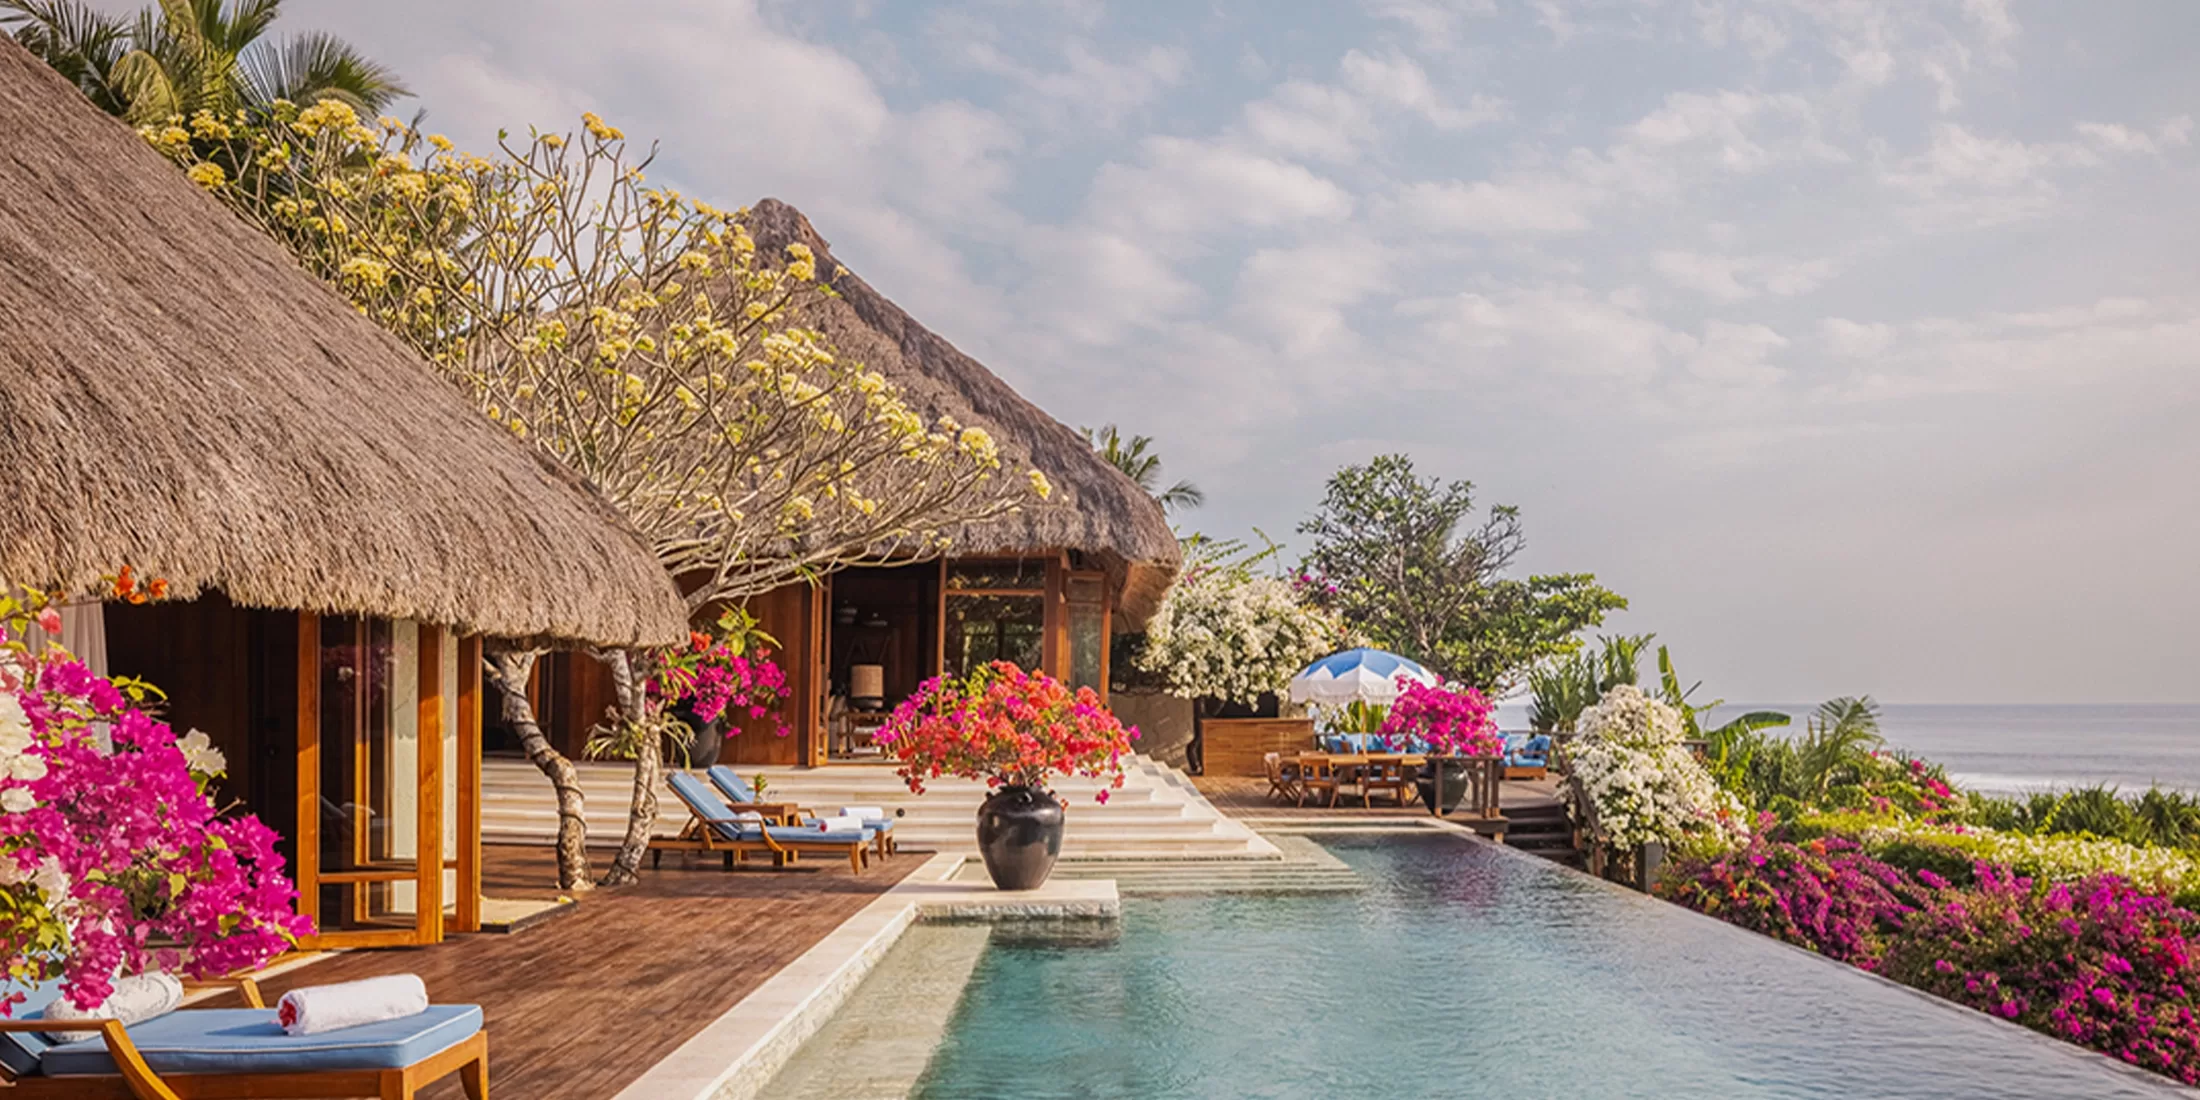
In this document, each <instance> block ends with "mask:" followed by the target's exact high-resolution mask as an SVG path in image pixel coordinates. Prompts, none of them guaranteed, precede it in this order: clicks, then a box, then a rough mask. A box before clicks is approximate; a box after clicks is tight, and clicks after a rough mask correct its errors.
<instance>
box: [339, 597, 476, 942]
mask: <svg viewBox="0 0 2200 1100" xmlns="http://www.w3.org/2000/svg"><path fill="white" fill-rule="evenodd" d="M468 657H471V658H472V661H473V663H472V664H471V665H467V664H465V663H463V662H464V661H465V659H466V658H468ZM298 659H299V675H298V837H297V841H298V868H297V871H298V889H299V897H300V900H299V908H300V909H301V910H302V911H304V912H305V913H307V914H308V915H310V916H312V917H313V918H314V921H315V923H316V924H317V925H318V926H319V928H320V929H321V931H320V935H319V936H318V937H316V941H315V942H314V943H313V944H312V946H318V947H382V946H411V945H421V944H430V943H435V942H438V941H440V940H441V939H442V938H443V933H444V907H445V903H446V901H447V900H448V899H447V898H446V894H449V893H456V894H457V895H458V899H457V900H458V902H459V904H458V905H457V906H456V912H455V913H454V916H455V918H456V920H455V923H456V924H457V925H458V926H459V927H461V928H466V927H471V926H475V925H477V923H478V920H479V911H478V893H479V873H480V872H479V855H478V849H477V848H472V847H470V845H471V843H472V842H473V841H476V840H478V838H479V836H480V830H479V824H478V820H476V819H478V815H479V800H478V793H477V792H478V786H479V758H480V743H479V742H480V733H479V731H480V721H479V710H478V707H479V701H480V700H479V695H478V691H469V690H467V689H466V688H465V686H464V685H465V683H466V682H467V680H468V676H466V675H465V673H472V674H473V676H474V677H475V678H478V668H479V649H478V644H477V643H473V642H470V641H469V642H465V643H462V642H460V641H458V640H456V639H453V638H452V637H451V636H450V635H449V633H448V632H447V631H444V630H443V629H441V628H439V627H432V626H424V625H420V624H416V623H410V622H392V621H389V620H384V619H369V618H361V617H355V616H336V615H329V616H314V615H302V616H300V620H299V644H298ZM469 732H470V733H471V736H470V737H469V736H467V735H468V733H469ZM469 741H470V742H472V743H471V744H468V743H467V742H469ZM469 788H472V790H471V791H470V790H469ZM454 819H456V820H454ZM447 871H448V872H449V873H448V874H447V873H446V872H447Z"/></svg>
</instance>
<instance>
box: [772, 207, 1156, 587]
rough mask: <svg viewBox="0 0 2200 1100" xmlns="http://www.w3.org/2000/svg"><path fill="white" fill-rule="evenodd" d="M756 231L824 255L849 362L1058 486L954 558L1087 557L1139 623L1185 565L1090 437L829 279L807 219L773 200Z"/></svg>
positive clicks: (892, 310) (971, 530)
mask: <svg viewBox="0 0 2200 1100" xmlns="http://www.w3.org/2000/svg"><path fill="white" fill-rule="evenodd" d="M748 225H749V231H750V234H751V235H752V236H754V237H755V238H756V243H757V246H758V248H759V250H761V251H764V252H766V253H767V254H769V255H772V256H784V255H785V250H786V246H787V245H789V244H793V243H796V242H800V243H802V244H806V245H808V246H809V247H810V249H811V251H813V252H815V253H816V254H817V269H818V271H819V272H820V273H821V277H828V278H830V280H831V282H832V285H833V289H835V290H837V291H839V292H840V299H839V300H838V301H829V302H827V303H825V304H824V305H823V306H822V307H821V310H820V312H821V317H820V318H819V319H818V320H817V322H816V324H817V326H818V328H819V329H821V330H822V331H824V332H825V333H826V334H828V335H829V336H831V337H832V339H833V343H834V345H835V347H836V348H838V349H839V351H840V352H841V353H842V354H844V355H845V356H847V357H848V358H851V359H854V360H857V361H859V362H862V363H863V364H864V365H866V366H868V367H870V368H872V369H874V370H876V371H878V372H879V373H881V374H884V375H885V376H886V377H887V378H889V379H891V380H892V381H893V382H894V384H895V385H897V386H899V387H900V388H901V391H902V395H903V397H904V398H905V399H907V400H908V401H909V402H910V403H911V404H912V406H913V407H915V408H916V409H917V410H918V411H920V412H922V413H924V414H925V415H926V416H928V417H937V416H942V415H946V416H952V417H954V418H955V419H956V420H958V421H960V422H962V423H964V424H971V425H978V426H982V427H984V428H985V429H986V430H987V431H988V432H990V433H992V435H993V438H994V439H995V440H996V441H997V442H999V443H1000V444H1001V451H1002V458H1003V461H1004V462H1008V463H1012V464H1029V465H1031V466H1034V467H1037V468H1038V469H1040V470H1042V471H1044V472H1045V473H1046V475H1047V478H1048V480H1050V481H1052V482H1053V483H1054V486H1055V490H1056V491H1055V492H1054V494H1053V496H1052V497H1051V498H1050V499H1048V500H1047V501H1045V502H1044V503H1033V504H1030V505H1026V506H1025V507H1024V508H1023V510H1022V511H1020V512H1018V513H1017V514H1015V515H1010V516H1004V517H1001V518H999V519H996V520H991V521H988V522H985V523H978V524H972V525H970V526H968V527H965V528H964V529H963V530H961V531H960V532H957V533H956V534H955V536H954V540H955V548H954V553H956V554H957V555H986V554H1004V555H1005V554H1036V553H1039V552H1041V551H1048V550H1055V549H1068V550H1076V551H1080V552H1082V553H1083V554H1084V555H1085V556H1086V557H1087V558H1088V559H1090V560H1092V561H1093V562H1094V563H1095V564H1098V565H1099V566H1101V567H1102V568H1104V569H1106V570H1107V571H1108V572H1109V573H1110V574H1111V575H1112V576H1113V577H1114V578H1115V579H1116V582H1117V584H1118V585H1119V586H1120V589H1121V592H1122V596H1121V599H1120V601H1119V607H1120V609H1121V613H1122V615H1123V617H1124V618H1125V619H1126V620H1127V625H1130V626H1132V627H1136V626H1138V625H1140V624H1143V623H1144V621H1145V619H1146V617H1147V616H1148V615H1149V614H1151V613H1152V611H1153V608H1154V606H1155V605H1156V604H1158V603H1159V602H1160V600H1161V596H1162V594H1163V593H1164V592H1166V591H1167V590H1168V587H1169V583H1170V582H1171V581H1172V580H1174V579H1175V577H1176V570H1177V566H1178V563H1179V554H1178V550H1177V542H1176V535H1175V534H1174V533H1173V532H1171V531H1170V530H1169V524H1168V521H1167V520H1166V519H1164V518H1163V517H1162V514H1161V506H1160V505H1159V504H1157V503H1155V501H1154V499H1153V497H1151V496H1149V495H1147V493H1146V492H1145V490H1143V489H1140V488H1139V487H1138V485H1137V484H1136V483H1135V482H1133V481H1131V479H1130V478H1128V477H1126V476H1124V474H1123V472H1122V471H1120V470H1117V469H1116V468H1115V467H1113V466H1110V465H1109V464H1107V463H1106V462H1104V461H1102V460H1101V459H1100V457H1099V456H1098V455H1096V454H1094V453H1093V449H1092V446H1091V445H1090V444H1089V443H1087V442H1086V441H1085V438H1084V437H1083V436H1081V435H1079V434H1078V433H1077V432H1075V431H1072V430H1071V429H1070V428H1069V427H1068V426H1067V425H1065V424H1063V423H1062V422H1061V421H1059V420H1056V419H1054V418H1053V417H1051V416H1048V415H1047V414H1046V412H1045V411H1044V410H1042V409H1040V408H1039V407H1038V406H1037V405H1034V404H1032V403H1031V402H1029V401H1027V400H1025V399H1024V398H1023V396H1022V395H1021V394H1018V393H1017V392H1016V391H1015V390H1013V389H1010V388H1009V386H1008V383H1006V382H1003V381H1001V380H1000V378H999V377H998V376H996V375H995V374H994V373H993V372H992V371H990V370H987V369H986V368H985V365H984V364H983V363H980V362H978V361H977V360H975V359H972V358H971V357H970V356H968V355H965V354H963V353H962V352H961V351H959V350H957V349H956V347H955V346H954V345H953V344H950V343H948V342H947V341H946V340H945V339H943V338H941V337H940V336H939V335H938V334H937V333H934V332H933V331H932V330H930V329H927V328H925V327H924V326H923V325H921V324H918V323H917V321H916V319H915V318H913V317H911V316H909V315H908V314H907V313H904V312H902V309H901V307H899V306H897V305H895V304H894V303H893V302H891V301H888V300H887V298H886V296H885V295H883V294H880V293H879V292H878V291H877V290H874V289H872V287H871V284H869V283H866V282H864V281H863V280H862V279H861V278H860V277H858V276H856V275H855V274H854V273H852V272H842V273H841V274H838V275H831V274H830V273H832V272H835V271H840V269H841V265H840V264H839V262H838V261H836V260H834V259H833V254H832V249H831V248H830V247H828V246H827V245H826V243H825V239H824V238H823V237H822V236H820V235H818V232H817V229H816V227H814V226H812V225H811V224H810V220H809V219H808V218H806V217H804V216H803V215H802V212H801V211H799V210H796V209H795V208H794V207H792V206H789V205H787V204H786V203H783V202H780V201H779V200H777V199H765V200H764V201H762V202H759V203H757V204H756V206H755V207H753V208H752V209H751V210H750V211H749V221H748Z"/></svg>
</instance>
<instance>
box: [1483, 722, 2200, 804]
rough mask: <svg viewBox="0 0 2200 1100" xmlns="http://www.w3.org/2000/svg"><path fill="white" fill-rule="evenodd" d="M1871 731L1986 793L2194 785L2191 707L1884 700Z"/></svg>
mask: <svg viewBox="0 0 2200 1100" xmlns="http://www.w3.org/2000/svg"><path fill="white" fill-rule="evenodd" d="M1816 709H1817V704H1815V703H1812V704H1792V703H1790V704H1779V703H1773V704H1759V703H1750V704H1728V705H1727V706H1723V707H1720V708H1719V709H1718V711H1717V712H1716V713H1715V714H1713V715H1712V716H1711V721H1712V722H1714V723H1716V722H1718V721H1720V720H1722V719H1724V718H1729V717H1732V716H1734V715H1738V714H1741V713H1743V712H1745V711H1751V710H1777V711H1784V712H1786V713H1788V714H1791V715H1793V716H1794V717H1795V722H1794V725H1792V726H1791V727H1789V728H1790V730H1792V731H1793V732H1795V733H1796V734H1800V733H1801V732H1802V728H1803V719H1804V718H1805V717H1806V716H1808V715H1809V714H1811V713H1812V712H1813V711H1815V710H1816ZM1499 721H1500V722H1501V723H1502V724H1503V725H1504V726H1505V728H1507V729H1517V728H1521V727H1524V726H1525V725H1526V724H1527V721H1526V712H1525V710H1524V709H1523V708H1519V707H1515V706H1503V707H1500V708H1499ZM1879 728H1880V733H1881V734H1882V735H1883V736H1885V737H1886V739H1887V744H1888V746H1889V747H1892V748H1897V749H1901V750H1903V751H1905V752H1908V753H1911V754H1913V755H1917V756H1922V757H1925V758H1926V759H1928V760H1933V761H1937V762H1939V763H1940V764H1941V765H1942V766H1943V767H1946V768H1947V769H1948V777H1949V778H1950V779H1952V780H1954V781H1955V782H1956V783H1957V784H1958V785H1959V786H1963V787H1967V788H1969V789H1972V790H1977V791H1983V792H1986V793H1989V794H2022V793H2026V792H2030V791H2038V790H2051V789H2056V788H2066V787H2076V786H2089V785H2091V784H2094V783H2109V784H2113V785H2115V786H2117V787H2120V788H2122V789H2124V790H2125V791H2126V792H2127V793H2132V794H2136V793H2138V792H2141V791H2144V790H2145V789H2146V788H2147V787H2149V786H2151V785H2154V784H2157V783H2158V784H2160V785H2162V786H2164V787H2176V788H2180V789H2183V790H2186V791H2194V792H2200V705H2193V704H2148V705H2138V704H2097V705H2081V704H2063V705H2052V706H1999V705H1979V704H1961V703H1950V704H1938V703H1934V704H1925V703H1886V704H1882V705H1881V707H1880V715H1879Z"/></svg>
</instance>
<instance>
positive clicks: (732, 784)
mask: <svg viewBox="0 0 2200 1100" xmlns="http://www.w3.org/2000/svg"><path fill="white" fill-rule="evenodd" d="M710 781H711V784H712V785H713V786H716V787H717V788H718V789H719V791H721V792H723V793H724V794H725V796H726V797H727V798H730V799H732V800H734V801H735V802H754V801H756V788H754V787H751V786H749V782H748V780H746V779H743V778H741V777H740V776H738V775H735V774H734V772H733V769H732V768H729V767H727V766H726V765H724V764H713V765H711V767H710Z"/></svg>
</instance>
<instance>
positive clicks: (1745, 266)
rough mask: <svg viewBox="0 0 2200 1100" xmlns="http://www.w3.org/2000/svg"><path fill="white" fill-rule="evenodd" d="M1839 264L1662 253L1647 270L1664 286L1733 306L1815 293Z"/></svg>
mask: <svg viewBox="0 0 2200 1100" xmlns="http://www.w3.org/2000/svg"><path fill="white" fill-rule="evenodd" d="M1838 266H1839V264H1838V263H1837V262H1836V261H1835V260H1834V259H1832V258H1830V257H1821V258H1818V259H1812V260H1789V259H1784V258H1781V257H1776V256H1734V255H1724V254H1716V253H1704V252H1689V251H1684V250H1679V249H1666V250H1661V251H1659V252H1656V253H1654V254H1652V255H1651V257H1650V267H1651V269H1652V270H1654V271H1656V272H1657V273H1658V274H1659V275H1660V276H1662V277H1663V278H1664V279H1665V280H1666V281H1667V282H1670V283H1672V284H1673V285H1675V286H1678V287H1681V288H1682V289H1685V290H1692V291H1695V292H1696V293H1698V294H1701V295H1703V296H1704V297H1706V298H1709V299H1711V300H1712V301H1714V302H1720V303H1733V302H1740V301H1744V300H1747V299H1750V298H1755V297H1757V296H1758V295H1760V294H1771V295H1773V296H1775V297H1780V298H1792V297H1794V296H1796V295H1799V294H1808V293H1810V292H1811V291H1813V290H1816V289H1818V288H1819V287H1820V286H1821V285H1823V284H1824V283H1825V281H1826V280H1827V279H1828V278H1829V277H1831V276H1832V274H1833V272H1834V271H1835V270H1836V268H1837V267H1838Z"/></svg>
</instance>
